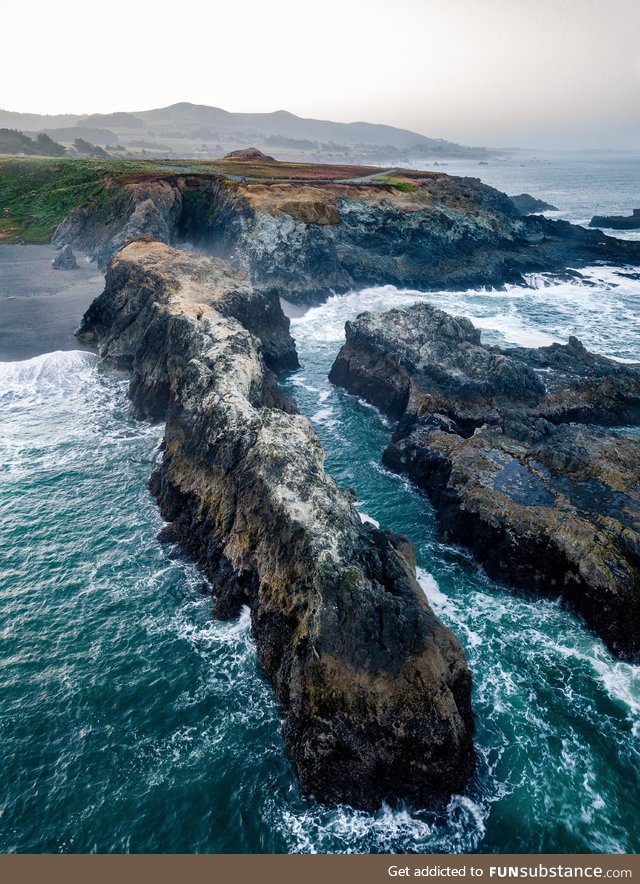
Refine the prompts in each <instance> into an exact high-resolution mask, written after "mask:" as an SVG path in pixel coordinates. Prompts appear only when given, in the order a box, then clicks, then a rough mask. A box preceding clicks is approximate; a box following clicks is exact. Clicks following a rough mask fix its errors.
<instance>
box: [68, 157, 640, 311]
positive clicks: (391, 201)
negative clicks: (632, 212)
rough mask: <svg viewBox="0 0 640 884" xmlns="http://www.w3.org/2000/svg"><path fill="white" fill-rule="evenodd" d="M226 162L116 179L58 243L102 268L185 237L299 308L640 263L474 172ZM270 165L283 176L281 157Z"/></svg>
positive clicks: (627, 247) (635, 254) (75, 215)
mask: <svg viewBox="0 0 640 884" xmlns="http://www.w3.org/2000/svg"><path fill="white" fill-rule="evenodd" d="M229 162H234V163H239V164H240V165H238V174H237V175H234V176H227V177H225V175H224V174H222V173H220V174H217V175H215V174H210V175H206V174H200V175H195V174H194V175H189V174H187V173H186V171H185V170H184V169H183V170H182V172H183V173H184V174H179V173H178V171H176V174H173V175H171V174H167V175H165V176H164V177H163V176H162V175H159V174H158V173H154V177H152V178H151V177H150V179H149V180H138V181H135V182H134V181H129V182H127V183H125V184H117V183H114V184H113V185H112V189H113V191H114V196H113V197H112V198H111V200H110V201H107V202H105V200H104V199H102V200H94V203H93V204H91V205H89V206H85V207H83V208H80V209H77V210H74V211H73V212H72V213H70V215H69V216H67V218H66V219H65V221H63V222H62V224H61V225H60V227H59V228H58V230H57V231H56V233H55V235H54V243H57V244H60V243H67V242H69V243H71V244H76V243H77V244H78V245H79V246H80V247H81V248H82V249H83V251H86V252H88V253H89V254H91V255H93V256H94V257H95V258H96V259H97V260H98V262H99V263H100V264H101V266H103V265H104V264H106V262H107V261H108V260H109V259H110V258H111V257H112V256H113V255H114V254H115V252H116V251H117V250H118V249H119V248H121V247H122V246H123V245H124V244H125V243H126V242H127V241H128V240H130V239H132V238H134V237H136V236H139V235H142V234H148V235H151V236H154V237H155V238H156V239H159V240H161V241H163V242H168V243H174V242H176V241H177V240H178V237H179V236H180V235H184V236H185V237H186V238H188V239H190V240H191V241H192V242H198V244H199V245H201V246H202V247H204V248H206V249H207V250H209V251H211V252H212V253H214V254H216V255H219V256H220V257H224V258H227V259H229V260H231V261H232V262H233V263H234V264H236V265H238V266H242V267H244V269H246V270H247V272H248V273H249V275H250V278H251V281H252V283H253V285H254V287H255V288H260V289H262V290H264V291H266V292H275V293H276V294H278V295H281V296H283V297H285V298H287V299H288V300H291V301H296V302H299V303H319V302H321V301H323V300H324V299H326V298H327V297H328V295H329V294H330V293H331V292H332V291H335V292H344V291H347V290H349V289H351V288H356V287H361V286H365V285H378V284H395V285H398V286H408V287H412V288H416V289H420V290H425V291H428V290H429V289H434V288H443V287H446V288H454V289H457V288H467V287H469V286H476V285H482V286H486V285H502V284H503V283H505V282H518V283H523V282H524V278H523V274H525V273H535V272H547V271H555V272H561V271H564V270H566V268H567V267H572V268H576V267H580V266H584V265H587V264H593V263H594V262H597V261H611V262H616V263H630V264H638V265H640V243H635V242H623V241H620V240H617V239H614V238H612V237H608V236H605V235H604V234H603V233H602V232H601V231H599V230H586V229H585V228H583V227H577V226H574V225H571V224H568V223H567V222H564V221H551V220H549V219H547V218H544V217H542V216H539V215H535V216H531V217H522V216H521V215H520V214H519V212H518V211H517V210H516V208H515V207H514V205H513V203H512V201H511V200H510V199H509V197H507V196H506V195H505V194H503V193H500V192H499V191H497V190H495V189H494V188H491V187H488V186H486V185H484V184H482V183H481V182H480V181H479V180H478V179H475V178H454V177H449V176H446V175H443V174H441V173H437V172H432V173H424V172H415V171H407V170H404V171H403V174H402V177H395V178H394V177H393V176H384V175H382V176H377V177H376V175H375V174H374V175H368V176H366V178H365V179H363V180H360V181H357V180H351V181H344V182H337V181H325V180H322V181H321V180H318V179H317V177H316V179H315V180H314V178H313V177H309V178H308V179H305V180H298V181H281V180H278V179H277V178H274V179H268V178H267V179H262V180H250V177H251V172H252V167H250V166H249V167H247V168H246V169H244V167H243V166H242V160H241V159H237V160H232V161H229ZM247 162H248V163H250V162H251V161H247ZM234 168H235V167H234ZM269 168H270V171H271V172H272V174H274V175H277V173H278V164H277V163H272V164H270V167H269ZM254 171H255V170H254ZM304 171H305V174H308V175H309V176H312V175H314V174H315V175H316V176H319V175H322V174H327V175H328V173H323V167H313V168H311V171H309V167H306V166H305V167H304ZM301 174H302V172H301ZM138 177H140V176H138ZM232 179H236V180H232ZM239 179H242V180H239Z"/></svg>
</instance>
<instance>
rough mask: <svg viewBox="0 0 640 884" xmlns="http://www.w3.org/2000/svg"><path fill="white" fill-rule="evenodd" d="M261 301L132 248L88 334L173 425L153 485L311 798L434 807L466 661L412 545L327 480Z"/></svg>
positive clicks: (147, 405) (287, 347)
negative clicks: (283, 382)
mask: <svg viewBox="0 0 640 884" xmlns="http://www.w3.org/2000/svg"><path fill="white" fill-rule="evenodd" d="M264 297H265V296H264V294H261V293H255V292H253V291H252V289H251V287H250V286H249V284H248V283H247V281H246V278H245V277H244V276H243V275H242V274H241V273H238V272H237V271H233V270H231V269H230V268H229V267H228V265H226V264H225V263H224V262H221V261H218V260H215V259H196V258H195V257H194V256H193V255H189V254H180V253H177V252H175V250H173V249H170V248H168V247H167V246H164V245H161V244H159V243H150V242H142V241H140V242H135V243H132V244H131V245H129V246H127V248H125V249H124V250H123V251H122V252H121V253H120V254H119V255H118V256H117V257H116V258H115V259H114V261H113V262H112V263H111V265H110V267H109V270H108V273H107V279H106V288H105V291H104V293H103V294H102V295H101V296H100V298H98V299H97V300H96V301H95V302H94V304H93V305H92V307H91V309H90V310H89V312H88V313H87V315H86V316H85V318H84V320H83V323H82V327H81V330H80V336H81V337H82V339H83V340H89V341H92V342H94V343H95V344H96V345H97V346H98V348H99V351H100V353H101V355H102V357H103V358H104V359H109V360H114V361H115V362H116V363H118V364H126V365H129V366H130V368H131V371H132V380H131V399H132V402H133V404H134V407H135V409H136V411H137V413H138V414H139V415H141V416H148V415H151V416H153V417H157V418H166V434H165V445H164V456H163V461H162V464H161V466H160V467H159V468H158V469H157V471H156V472H155V473H154V475H153V477H152V479H151V489H152V491H153V493H154V494H155V495H156V497H157V499H158V502H159V504H160V507H161V510H162V513H163V515H164V516H165V518H166V519H167V520H169V521H170V522H171V523H172V526H171V532H170V536H171V539H172V540H176V539H179V540H180V542H181V543H182V545H183V547H184V548H185V549H186V550H187V551H188V552H189V553H190V554H192V555H193V556H194V557H195V558H196V559H197V560H198V561H199V562H200V564H201V566H202V568H203V569H204V571H205V573H206V574H207V576H208V578H209V579H210V581H211V584H212V586H213V591H214V594H215V597H216V613H217V615H218V616H220V617H230V616H233V615H234V614H236V613H237V611H238V609H239V607H240V605H242V604H248V605H249V606H250V609H251V621H252V629H253V635H254V637H255V641H256V647H257V652H258V656H259V659H260V662H261V664H262V666H263V668H264V671H265V673H266V675H267V677H268V678H269V680H270V681H271V683H272V684H273V686H274V689H275V691H276V694H277V697H278V699H279V701H280V702H281V704H282V706H283V707H284V709H285V710H286V720H285V723H284V728H283V732H284V738H285V742H286V745H287V747H288V749H289V751H290V753H291V757H292V758H293V761H294V763H295V766H296V769H297V771H298V774H299V777H300V783H301V787H302V790H303V792H304V793H306V794H311V795H314V796H315V797H316V798H317V799H319V800H321V801H325V802H348V803H350V804H353V805H355V806H358V807H363V808H371V809H373V808H375V807H377V806H379V804H380V802H381V801H382V800H393V799H398V798H401V799H408V800H410V801H412V802H415V803H417V804H421V805H424V804H431V803H433V802H434V801H438V800H441V799H443V798H446V796H448V795H450V794H451V793H452V792H454V791H459V790H460V789H462V788H463V787H464V785H465V783H466V782H467V780H468V778H469V776H470V774H471V772H472V770H473V766H474V755H473V747H472V742H471V734H472V717H471V710H470V676H469V671H468V669H467V666H466V662H465V659H464V654H463V652H462V649H461V647H460V645H459V643H458V641H457V640H456V638H455V637H454V636H453V634H452V633H451V632H450V631H449V630H448V629H446V628H445V627H444V626H443V625H442V623H440V621H439V620H438V619H437V618H436V617H435V615H434V614H433V612H432V610H431V608H430V607H429V604H428V602H427V600H426V598H425V596H424V593H423V592H422V590H421V588H420V586H419V585H418V584H417V582H416V578H415V560H414V553H413V548H412V546H411V544H410V543H409V541H407V540H406V538H402V537H399V536H397V535H395V534H393V533H390V532H385V531H381V530H379V529H376V528H373V527H372V526H370V525H365V524H363V523H362V522H361V520H360V518H359V516H358V513H357V511H356V510H355V509H354V507H353V503H352V498H351V495H349V494H347V493H343V492H341V491H340V490H339V489H338V488H337V487H336V485H335V483H334V482H333V480H332V479H331V478H330V477H328V476H327V475H326V473H325V472H324V453H323V451H322V448H321V445H320V443H319V441H318V439H317V437H316V436H315V434H314V432H313V430H312V428H311V425H310V424H309V422H308V421H307V420H306V419H305V418H303V417H301V416H300V415H298V414H296V413H295V407H294V406H293V404H292V403H291V402H290V401H289V400H287V399H286V398H285V397H284V396H283V395H282V394H281V393H280V391H279V388H278V387H277V385H276V383H275V376H274V375H273V374H272V373H271V371H270V370H269V369H268V368H267V366H266V364H265V361H264V359H263V356H262V353H263V352H265V353H266V348H267V346H269V347H271V351H272V357H271V358H272V360H273V361H277V358H276V355H275V354H284V356H282V355H281V356H280V357H278V358H280V359H282V358H285V359H288V358H290V354H291V353H292V352H294V351H293V342H292V341H291V339H290V338H289V341H288V342H287V341H285V340H284V335H283V334H282V333H281V332H282V329H283V328H284V326H283V324H282V321H281V326H280V330H277V331H275V332H274V329H273V319H271V320H270V321H269V322H268V323H266V324H262V323H260V322H259V321H258V320H257V318H256V315H255V314H256V311H258V312H259V308H260V304H261V302H260V299H262V298H264ZM273 310H274V311H275V307H274V308H273ZM274 335H275V336H276V337H275V340H274V338H273V336H274Z"/></svg>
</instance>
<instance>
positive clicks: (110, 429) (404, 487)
mask: <svg viewBox="0 0 640 884" xmlns="http://www.w3.org/2000/svg"><path fill="white" fill-rule="evenodd" d="M447 171H449V170H447ZM580 173H581V168H579V167H576V170H575V175H576V176H577V175H578V174H580ZM606 186H607V185H606V180H605V181H604V183H603V184H602V187H605V188H606ZM625 186H626V185H625ZM509 189H510V192H519V191H520V190H523V189H529V190H531V192H533V193H534V194H535V195H542V196H544V195H545V194H542V193H540V192H539V190H534V188H533V187H530V188H525V187H519V188H517V189H516V188H509ZM569 189H571V188H569ZM577 189H578V188H577V187H576V190H577ZM610 190H611V192H616V191H615V184H614V183H613V182H611V184H610ZM620 193H621V191H618V197H617V199H618V200H620ZM549 198H550V197H549ZM580 199H581V200H584V199H585V197H584V194H582V195H581V197H580ZM629 199H631V200H632V197H629ZM591 200H592V203H593V206H592V208H593V212H595V211H597V210H600V208H601V204H600V202H599V196H598V194H597V193H592V195H591ZM551 201H552V202H553V201H554V200H553V199H552V200H551ZM555 202H556V205H559V202H558V201H557V200H556V201H555ZM565 211H567V212H568V213H569V214H570V212H571V206H569V207H568V208H566V209H565ZM574 212H575V215H576V217H581V216H580V213H582V214H584V212H583V209H582V206H581V205H580V206H577V205H576V207H575V209H574ZM593 212H592V211H591V210H589V214H591V213H593ZM632 277H633V274H629V273H628V272H627V269H626V268H602V267H594V268H590V269H588V270H587V271H586V272H585V279H584V280H582V281H576V282H572V283H567V282H558V281H557V280H554V279H552V278H549V277H538V278H537V279H535V280H531V282H532V283H534V284H535V285H536V286H537V287H536V288H524V287H510V288H508V289H507V290H505V291H503V292H495V291H479V292H475V291H472V292H464V293H450V292H440V293H430V294H429V295H424V294H419V293H416V292H407V291H398V290H397V289H395V288H393V287H384V288H375V289H366V290H364V291H362V292H358V293H353V294H349V295H346V296H342V297H332V298H330V299H329V300H328V301H327V303H326V304H324V305H322V306H320V307H317V308H314V309H312V310H310V311H309V312H308V313H307V314H306V315H305V316H303V317H300V318H298V319H295V320H294V321H293V323H292V332H293V334H294V336H295V337H296V341H297V344H298V349H299V353H300V361H301V364H302V367H301V369H300V370H299V371H298V372H295V373H292V374H290V375H288V376H284V377H283V378H282V383H283V385H284V387H285V389H286V390H287V391H288V392H290V393H292V394H293V395H294V396H295V397H296V399H297V401H298V403H299V406H300V408H301V410H302V411H303V413H304V414H306V415H307V416H308V417H309V418H310V419H311V421H312V423H313V425H314V427H315V428H316V430H317V432H318V434H319V435H320V438H321V440H322V442H323V444H324V446H325V449H326V452H327V469H328V471H329V472H330V473H331V474H332V475H333V476H334V477H335V478H336V480H337V482H338V484H340V485H341V486H349V487H353V488H354V489H355V490H356V492H357V494H358V498H359V500H358V504H357V505H358V507H359V509H360V510H361V513H362V514H363V515H366V516H368V517H370V518H373V519H375V520H376V521H378V522H379V523H380V524H381V526H382V527H387V528H393V529H395V530H397V531H401V532H403V533H405V534H408V535H409V536H410V537H411V539H412V540H413V541H414V542H415V544H416V547H417V552H418V566H419V578H420V582H421V584H422V586H423V587H424V589H425V592H426V594H427V596H428V598H429V600H430V602H431V604H432V605H433V607H434V608H435V610H436V611H437V613H438V614H439V616H440V617H441V618H442V619H443V620H444V621H446V622H447V623H448V624H449V625H450V626H451V627H452V628H453V629H454V631H455V632H456V633H457V635H458V636H459V637H460V639H461V641H462V642H463V644H464V647H465V650H466V653H467V655H468V658H469V662H470V666H471V669H472V673H473V679H474V688H473V692H474V693H473V703H474V710H475V715H476V727H477V733H476V746H477V750H478V770H477V773H476V775H475V777H474V779H473V781H472V782H471V783H470V785H469V787H468V789H467V790H466V791H465V793H464V795H460V796H455V797H454V798H453V799H452V801H451V802H450V804H449V806H448V807H447V808H446V809H445V810H444V811H441V812H439V813H433V812H426V811H420V812H418V811H415V810H413V809H411V808H408V807H407V808H400V809H396V810H391V809H389V808H385V807H383V808H381V809H380V810H379V811H378V812H377V813H375V814H368V813H363V812H358V811H353V810H352V809H350V808H347V807H341V808H325V807H322V806H319V805H317V804H316V803H314V802H313V801H310V800H306V799H303V798H301V796H300V795H299V792H298V788H297V784H296V780H295V776H294V774H293V770H292V767H291V765H290V764H289V761H288V759H287V758H286V756H285V754H284V748H283V744H282V740H281V736H280V718H281V712H280V710H279V709H278V707H277V705H276V703H275V701H274V699H273V694H272V691H271V688H270V687H269V685H268V684H267V683H266V682H265V680H264V679H263V678H262V676H261V674H260V672H259V669H258V666H257V663H256V659H255V651H254V647H253V643H252V640H251V636H250V631H249V618H248V612H247V611H244V612H243V613H242V614H241V616H240V618H239V619H238V620H237V621H236V622H231V623H220V622H218V621H216V620H214V619H213V618H212V606H211V599H210V596H209V595H207V594H206V593H205V592H204V591H203V590H204V586H203V580H202V577H201V575H200V574H199V572H198V570H197V569H196V568H195V567H194V566H193V565H192V564H190V563H189V562H186V561H185V560H184V559H183V558H182V557H181V556H180V554H179V552H178V551H177V550H174V549H172V548H171V547H166V546H162V545H160V544H159V543H158V541H157V540H156V535H157V532H158V531H159V529H160V528H161V527H162V521H161V518H160V516H159V514H158V511H157V509H156V506H155V503H154V501H153V500H152V498H151V496H150V495H149V493H148V491H147V488H146V482H147V479H148V476H149V474H150V472H151V471H152V469H153V466H154V464H155V462H156V460H157V458H158V457H159V452H158V443H159V441H160V439H161V436H162V427H161V426H150V425H148V424H145V423H141V422H138V421H135V420H134V419H133V418H132V416H131V415H130V412H129V408H128V404H127V399H126V388H127V379H126V377H124V376H123V375H120V374H117V373H114V372H112V371H106V370H104V369H100V368H99V367H98V364H97V359H96V358H95V357H94V356H93V355H92V354H87V353H79V352H70V353H64V354H63V353H53V354H47V355H45V356H41V357H38V358H36V359H32V360H28V361H26V362H19V363H3V364H0V427H1V428H2V429H1V431H0V559H1V562H2V566H1V568H0V653H1V655H2V667H1V669H0V679H1V691H0V766H1V769H2V771H3V786H2V789H1V790H0V850H2V851H23V852H24V851H36V852H39V851H52V852H58V851H72V852H79V851H99V852H110V851H131V852H147V851H156V852H193V851H199V852H272V851H273V852H280V851H282V852H285V851H299V852H313V851H319V852H332V851H355V852H376V851H424V852H457V851H479V852H483V851H500V852H529V851H531V852H537V851H548V852H590V851H602V852H618V851H625V852H637V851H638V849H639V848H640V834H639V832H638V826H637V820H638V817H639V815H640V668H638V667H633V666H631V665H630V664H626V663H622V662H620V661H618V660H616V659H615V658H613V657H612V656H611V655H610V654H609V652H608V651H607V650H606V648H605V647H604V646H603V644H602V642H600V640H599V639H597V638H596V637H595V636H594V635H593V634H592V633H591V632H589V630H587V628H586V627H585V626H584V625H583V624H582V622H581V621H580V620H579V619H578V618H576V617H574V616H573V615H572V614H570V613H568V612H566V611H565V610H563V609H562V607H561V606H560V605H559V604H558V603H555V602H552V601H551V602H550V601H539V600H534V599H527V598H524V597H519V596H517V595H515V594H514V593H512V592H510V591H509V590H507V589H505V588H503V587H500V586H498V585H497V584H495V583H493V582H492V581H490V580H488V579H487V578H486V576H484V575H483V573H482V572H481V571H479V570H478V569H477V568H476V567H475V565H474V564H473V562H472V560H471V559H470V558H469V557H468V556H467V555H466V554H465V553H463V552H462V551H460V550H458V549H455V548H451V547H447V546H443V545H442V544H440V543H439V542H438V540H437V538H436V534H435V526H434V516H433V511H432V509H431V507H430V505H429V503H428V502H427V501H426V499H425V498H424V497H423V496H422V495H420V494H419V493H417V492H416V491H415V490H414V489H413V488H412V487H411V486H410V485H409V484H408V483H407V482H406V481H405V480H404V479H402V478H400V477H398V476H395V475H393V474H391V473H389V472H387V471H386V470H384V469H383V468H382V467H381V465H380V463H381V454H382V451H383V449H384V447H385V445H386V444H387V442H388V440H389V436H390V432H391V429H390V426H389V425H388V423H387V422H386V421H385V420H383V419H382V418H381V417H380V416H379V415H378V413H377V412H376V411H375V410H374V409H372V408H370V407H368V406H366V405H364V404H363V403H361V402H359V401H358V400H357V399H355V398H354V397H352V396H349V395H347V394H345V393H344V392H343V391H340V390H337V389H335V388H333V387H332V386H331V385H330V384H329V382H328V380H327V372H328V370H329V368H330V366H331V364H332V362H333V359H334V358H335V355H336V353H337V350H338V348H339V347H340V345H341V343H342V341H343V339H344V332H343V328H344V322H345V321H346V320H347V319H350V318H353V317H354V316H355V315H356V314H357V313H359V312H361V311H362V310H365V309H376V310H382V309H388V308H389V307H392V306H397V305H400V304H408V303H412V302H414V301H416V300H418V299H422V300H425V301H430V302H432V303H435V304H437V305H438V306H440V307H442V308H443V309H446V310H450V311H452V312H457V313H462V314H464V315H466V316H469V317H470V318H471V319H472V320H473V321H474V322H475V323H476V324H477V325H479V326H480V327H481V328H482V329H483V337H484V339H485V340H487V341H491V342H494V343H502V344H505V343H506V344H509V343H511V344H528V345H538V344H546V343H549V342H550V341H552V340H560V341H564V340H566V339H567V338H568V336H569V335H570V334H575V335H577V336H578V337H579V338H580V339H581V340H582V341H583V342H584V343H585V344H586V345H587V346H588V347H591V348H593V349H595V350H598V351H600V352H602V353H605V354H606V355H609V356H613V357H616V358H623V359H640V339H639V338H640V336H639V335H638V316H639V315H640V309H639V308H640V281H638V280H637V279H634V278H632Z"/></svg>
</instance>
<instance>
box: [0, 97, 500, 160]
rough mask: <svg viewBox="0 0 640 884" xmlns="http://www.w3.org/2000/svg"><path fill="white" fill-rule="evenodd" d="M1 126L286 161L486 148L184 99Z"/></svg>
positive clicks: (194, 153) (163, 150) (471, 153)
mask: <svg viewBox="0 0 640 884" xmlns="http://www.w3.org/2000/svg"><path fill="white" fill-rule="evenodd" d="M0 128H9V129H19V130H20V131H23V132H25V133H38V132H46V133H47V134H48V135H49V136H50V137H51V138H53V139H55V140H56V141H59V142H61V143H63V144H71V143H73V141H74V140H75V139H76V138H78V137H79V138H85V139H87V140H89V141H91V142H92V143H94V144H99V145H102V146H107V145H108V146H110V147H112V148H114V149H117V150H118V152H120V154H122V153H123V152H124V151H126V152H128V153H131V154H135V155H138V154H141V153H144V154H146V155H148V156H163V157H167V156H169V157H171V156H182V157H185V158H188V157H209V156H220V154H221V153H224V152H228V151H230V150H234V149H236V148H238V147H246V146H247V145H249V144H251V145H255V146H256V147H258V148H260V149H262V150H264V151H265V152H266V153H269V152H270V151H271V152H277V153H278V156H279V157H280V158H282V159H289V160H305V159H308V160H324V161H331V160H336V161H337V160H345V159H349V160H351V161H373V160H381V161H385V162H389V161H394V160H397V161H400V160H403V159H404V160H407V159H411V158H412V157H415V158H421V157H436V158H437V157H455V156H465V157H478V158H482V157H483V156H485V155H486V154H487V151H486V150H485V149H484V148H482V147H465V146H463V145H460V144H456V143H454V142H450V141H446V140H445V139H441V138H428V137H426V136H425V135H420V134H419V133H417V132H411V131H409V130H407V129H399V128H396V127H394V126H385V125H381V124H375V123H365V122H356V123H336V122H332V121H330V120H314V119H305V118H302V117H297V116H296V115H295V114H292V113H289V112H288V111H282V110H281V111H275V112H273V113H256V114H250V113H231V112H229V111H226V110H223V109H222V108H217V107H209V106H207V105H195V104H189V103H188V102H182V103H179V104H173V105H170V106H169V107H164V108H156V109H152V110H146V111H139V112H135V113H125V112H116V113H110V114H61V115H55V116H52V115H43V114H29V113H18V112H14V111H6V110H0Z"/></svg>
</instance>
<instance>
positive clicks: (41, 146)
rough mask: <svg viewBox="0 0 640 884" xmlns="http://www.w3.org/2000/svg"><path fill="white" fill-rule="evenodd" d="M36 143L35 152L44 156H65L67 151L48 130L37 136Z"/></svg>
mask: <svg viewBox="0 0 640 884" xmlns="http://www.w3.org/2000/svg"><path fill="white" fill-rule="evenodd" d="M35 145H36V148H35V151H34V152H35V153H38V154H41V155H42V156H44V157H63V156H64V155H65V153H66V150H65V149H64V147H63V146H62V145H61V144H58V142H57V141H54V140H53V138H49V136H48V135H47V134H46V132H40V134H39V135H38V137H37V138H36V141H35Z"/></svg>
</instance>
